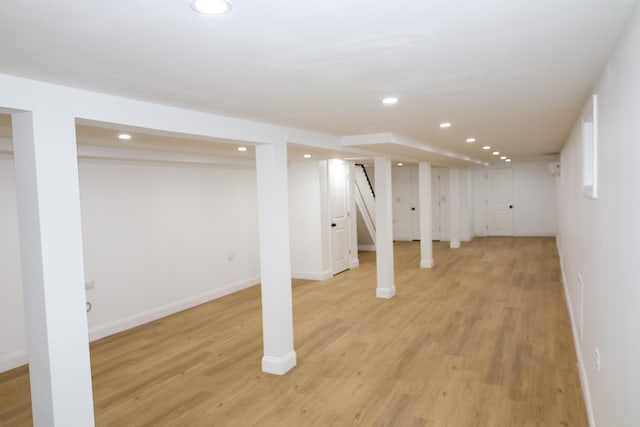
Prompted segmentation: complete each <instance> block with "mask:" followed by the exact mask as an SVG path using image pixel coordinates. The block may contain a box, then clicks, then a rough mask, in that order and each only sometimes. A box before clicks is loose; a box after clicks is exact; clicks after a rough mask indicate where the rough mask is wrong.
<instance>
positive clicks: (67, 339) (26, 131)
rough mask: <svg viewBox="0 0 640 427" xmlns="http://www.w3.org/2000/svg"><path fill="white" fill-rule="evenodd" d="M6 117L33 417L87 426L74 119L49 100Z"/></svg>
mask: <svg viewBox="0 0 640 427" xmlns="http://www.w3.org/2000/svg"><path fill="white" fill-rule="evenodd" d="M12 122H13V148H14V156H15V157H14V159H15V160H14V162H15V172H16V190H17V202H18V214H19V230H20V250H21V259H22V281H23V290H24V304H25V318H26V328H27V347H28V351H29V374H30V380H31V405H32V412H33V422H34V425H36V426H45V425H46V426H53V425H55V426H91V425H93V424H94V418H93V397H92V396H93V392H92V389H91V364H90V358H89V338H88V327H87V313H86V308H85V303H86V297H85V289H84V262H83V257H82V227H81V224H80V191H79V185H78V156H77V151H76V133H75V122H74V117H73V115H72V114H70V113H69V112H67V111H64V110H63V109H62V108H61V107H60V106H59V105H53V104H51V105H46V106H45V105H41V106H39V107H38V108H36V109H34V111H33V112H24V113H17V114H14V115H13V116H12Z"/></svg>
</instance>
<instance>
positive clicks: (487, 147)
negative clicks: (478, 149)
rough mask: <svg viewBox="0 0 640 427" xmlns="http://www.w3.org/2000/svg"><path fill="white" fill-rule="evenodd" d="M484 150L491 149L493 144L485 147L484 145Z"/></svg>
mask: <svg viewBox="0 0 640 427" xmlns="http://www.w3.org/2000/svg"><path fill="white" fill-rule="evenodd" d="M482 149H483V150H491V146H490V145H485V146H484V147H482Z"/></svg>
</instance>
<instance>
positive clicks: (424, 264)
mask: <svg viewBox="0 0 640 427" xmlns="http://www.w3.org/2000/svg"><path fill="white" fill-rule="evenodd" d="M420 268H433V258H431V259H421V260H420Z"/></svg>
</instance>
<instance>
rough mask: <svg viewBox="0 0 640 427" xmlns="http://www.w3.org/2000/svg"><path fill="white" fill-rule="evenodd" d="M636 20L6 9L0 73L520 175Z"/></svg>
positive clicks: (1, 16) (589, 5)
mask: <svg viewBox="0 0 640 427" xmlns="http://www.w3.org/2000/svg"><path fill="white" fill-rule="evenodd" d="M634 5H635V1H634V0H420V1H419V0H394V1H381V0H366V1H365V0H349V1H344V0H343V1H335V0H304V1H292V0H289V1H286V0H272V1H265V0H260V1H259V0H233V12H232V13H231V14H229V15H225V16H222V17H203V16H200V15H197V14H195V13H193V12H192V11H191V10H190V8H189V3H188V1H187V0H155V1H135V0H109V1H101V2H99V1H87V0H64V1H56V2H53V1H47V0H31V1H24V0H2V2H1V3H0V73H5V74H13V75H20V76H24V77H29V78H35V79H39V80H45V81H50V82H53V83H59V84H64V85H69V86H74V87H79V88H86V89H91V90H97V91H101V92H108V93H113V94H118V95H123V96H127V97H131V98H138V99H142V100H148V101H153V102H161V103H165V104H170V105H176V106H181V107H187V108H191V109H196V110H201V111H206V112H212V113H217V114H223V115H228V116H236V117H243V118H249V119H254V120H259V121H266V122H272V123H277V124H283V125H288V126H294V127H298V128H305V129H309V130H315V131H320V132H326V133H331V134H335V135H358V134H369V133H380V132H391V133H394V134H398V135H403V136H406V137H408V138H411V139H412V140H413V141H419V142H421V143H424V144H426V145H429V146H431V147H439V148H441V149H443V150H453V151H455V152H458V153H460V154H461V155H464V156H470V157H473V158H475V159H479V160H482V161H491V160H495V159H492V158H491V157H492V156H491V155H490V153H487V152H484V151H482V150H481V148H480V147H481V146H482V145H484V144H489V145H492V146H493V147H495V148H496V149H498V150H500V151H502V152H504V153H506V154H508V155H510V156H511V157H512V158H514V160H518V159H525V158H532V157H536V156H540V155H544V154H548V153H557V152H558V151H559V150H560V148H561V145H562V143H563V142H564V140H565V138H566V137H567V135H568V133H569V131H570V129H571V127H572V125H573V122H574V120H575V118H576V117H577V115H578V113H579V109H580V106H581V105H582V103H583V101H584V100H585V99H586V97H587V96H588V94H589V92H590V90H591V88H592V86H593V85H594V83H595V80H596V78H597V76H598V75H599V74H600V73H601V71H602V68H603V66H604V64H605V62H606V60H607V58H608V57H609V55H610V54H611V50H612V48H613V47H614V45H615V42H616V40H617V38H618V37H619V35H620V33H621V31H622V30H623V28H624V24H625V21H626V18H627V17H628V15H629V14H630V12H631V10H632V8H633V7H634ZM386 95H395V96H397V97H399V98H400V101H399V102H398V104H397V105H395V106H392V107H388V106H383V105H382V104H381V103H380V101H381V98H382V97H383V96H386ZM442 121H450V122H451V123H453V127H451V128H450V129H446V130H443V129H440V128H439V127H438V124H439V123H440V122H442ZM471 136H473V137H476V138H477V140H478V142H476V143H475V144H468V143H465V139H466V138H467V137H471ZM367 148H371V147H367ZM384 150H389V146H386V147H385V148H384ZM405 154H408V153H407V152H406V150H404V151H403V153H402V155H405ZM399 155H400V152H399Z"/></svg>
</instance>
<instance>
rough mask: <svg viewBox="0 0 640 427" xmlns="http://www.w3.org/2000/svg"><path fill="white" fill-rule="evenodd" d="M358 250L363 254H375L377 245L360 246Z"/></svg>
mask: <svg viewBox="0 0 640 427" xmlns="http://www.w3.org/2000/svg"><path fill="white" fill-rule="evenodd" d="M358 250H359V251H363V252H375V251H376V246H375V245H358Z"/></svg>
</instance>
